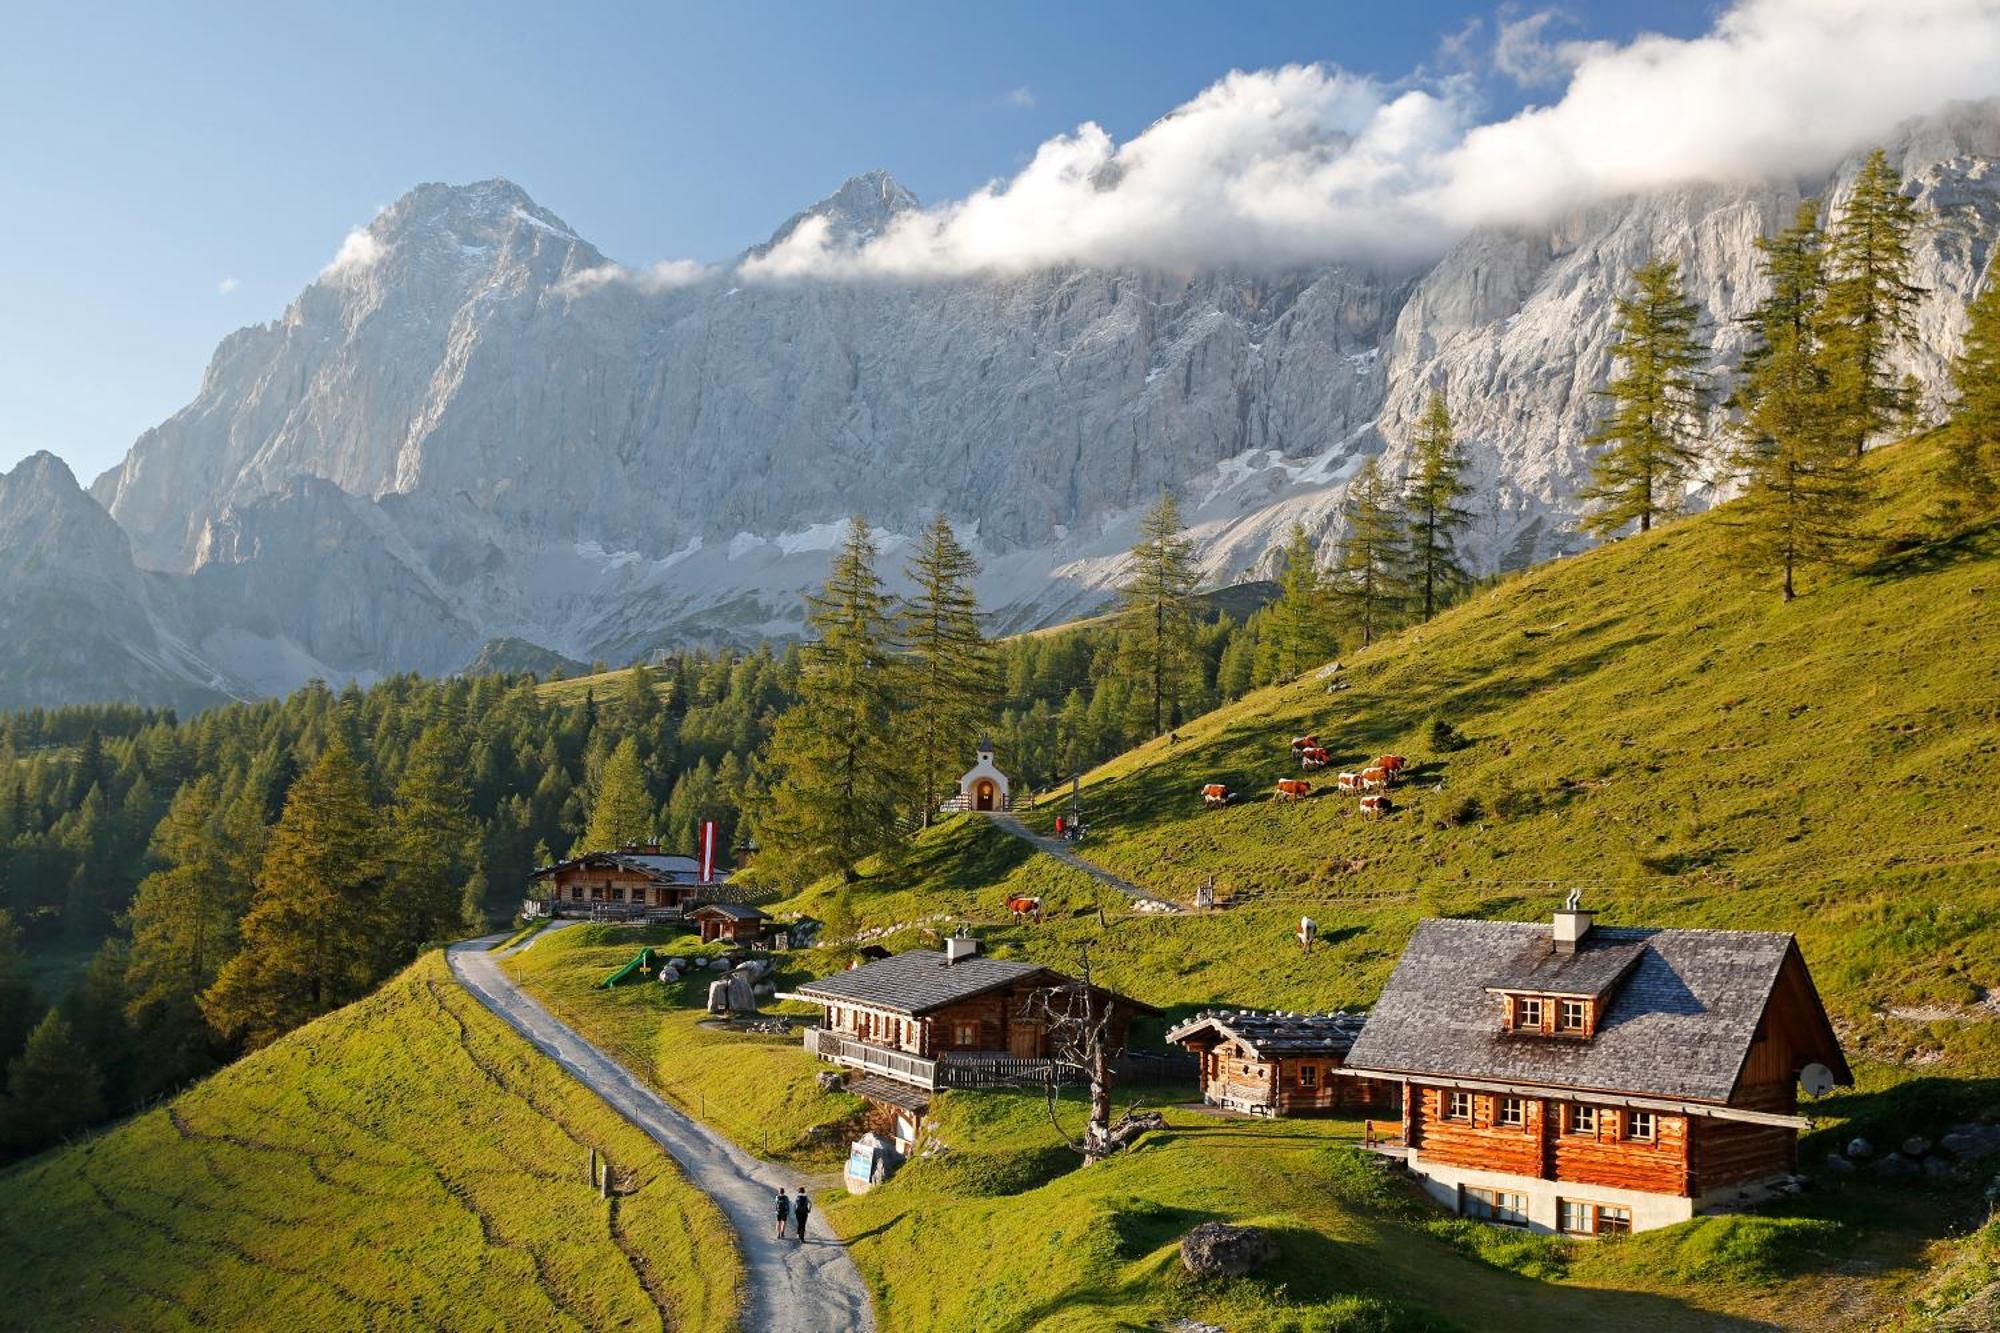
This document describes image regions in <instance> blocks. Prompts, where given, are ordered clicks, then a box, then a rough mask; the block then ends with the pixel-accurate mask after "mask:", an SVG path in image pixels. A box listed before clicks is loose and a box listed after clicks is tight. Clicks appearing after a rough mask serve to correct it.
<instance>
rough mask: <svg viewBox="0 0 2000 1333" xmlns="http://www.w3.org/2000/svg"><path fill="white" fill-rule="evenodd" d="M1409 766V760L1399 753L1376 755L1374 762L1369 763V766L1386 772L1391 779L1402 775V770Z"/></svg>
mask: <svg viewBox="0 0 2000 1333" xmlns="http://www.w3.org/2000/svg"><path fill="white" fill-rule="evenodd" d="M1409 766H1410V761H1409V760H1407V759H1405V758H1403V756H1401V755H1399V754H1384V755H1377V756H1376V757H1375V762H1374V763H1373V764H1371V765H1369V767H1371V768H1379V769H1382V770H1383V771H1384V772H1386V773H1388V775H1389V777H1390V778H1391V780H1393V779H1396V778H1400V777H1402V776H1403V770H1404V769H1406V768H1408V767H1409Z"/></svg>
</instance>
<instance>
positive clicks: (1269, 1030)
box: [1167, 1009, 1363, 1060]
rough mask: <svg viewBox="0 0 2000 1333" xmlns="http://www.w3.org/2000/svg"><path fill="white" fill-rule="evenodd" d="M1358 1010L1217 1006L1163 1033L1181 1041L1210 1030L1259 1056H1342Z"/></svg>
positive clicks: (1356, 1026)
mask: <svg viewBox="0 0 2000 1333" xmlns="http://www.w3.org/2000/svg"><path fill="white" fill-rule="evenodd" d="M1362 1021H1363V1018H1362V1015H1360V1014H1339V1013H1336V1014H1289V1013H1274V1014H1259V1013H1251V1012H1249V1011H1247V1010H1242V1011H1231V1010H1227V1009H1224V1010H1218V1011H1215V1012H1212V1013H1201V1014H1196V1015H1195V1016H1194V1017H1193V1018H1191V1019H1189V1020H1188V1021H1187V1022H1185V1023H1183V1024H1181V1025H1180V1026H1179V1027H1177V1028H1175V1029H1174V1030H1173V1031H1172V1032H1169V1033H1168V1034H1167V1040H1168V1041H1169V1042H1183V1041H1188V1040H1190V1039H1192V1038H1195V1037H1198V1036H1201V1035H1203V1034H1204V1033H1212V1034H1214V1036H1215V1037H1216V1038H1217V1039H1218V1040H1221V1041H1229V1040H1235V1041H1240V1042H1242V1043H1243V1045H1244V1047H1245V1048H1247V1049H1248V1050H1249V1051H1250V1053H1251V1054H1252V1055H1254V1056H1256V1057H1257V1058H1258V1059H1259V1060H1265V1059H1269V1058H1270V1057H1272V1056H1274V1055H1278V1056H1282V1055H1336V1056H1344V1055H1346V1054H1347V1052H1348V1050H1349V1049H1350V1048H1351V1047H1352V1046H1353V1045H1354V1039H1355V1038H1356V1037H1357V1036H1359V1035H1360V1034H1361V1025H1362Z"/></svg>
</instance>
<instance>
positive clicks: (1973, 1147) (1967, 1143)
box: [1938, 1124, 2000, 1157]
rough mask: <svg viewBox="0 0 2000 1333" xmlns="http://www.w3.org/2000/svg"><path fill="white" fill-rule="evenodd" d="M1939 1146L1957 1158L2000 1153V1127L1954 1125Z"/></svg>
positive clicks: (1939, 1141)
mask: <svg viewBox="0 0 2000 1333" xmlns="http://www.w3.org/2000/svg"><path fill="white" fill-rule="evenodd" d="M1938 1146H1939V1147H1941V1148H1943V1149H1944V1150H1945V1151H1946V1152H1948V1153H1951V1154H1952V1155H1954V1156H1956V1157H1985V1156H1987V1155H1988V1154H1989V1153H1996V1152H2000V1125H1974V1124H1967V1125H1954V1126H1952V1127H1951V1129H1949V1130H1947V1131H1946V1132H1945V1134H1944V1135H1943V1136H1942V1137H1941V1138H1939V1139H1938Z"/></svg>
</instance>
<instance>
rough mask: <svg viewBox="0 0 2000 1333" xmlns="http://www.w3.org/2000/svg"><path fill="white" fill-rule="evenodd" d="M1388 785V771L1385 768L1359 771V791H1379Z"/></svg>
mask: <svg viewBox="0 0 2000 1333" xmlns="http://www.w3.org/2000/svg"><path fill="white" fill-rule="evenodd" d="M1388 785H1389V770H1388V769H1386V768H1364V769H1362V770H1361V790H1363V791H1381V790H1382V789H1383V788H1384V787H1386V786H1388Z"/></svg>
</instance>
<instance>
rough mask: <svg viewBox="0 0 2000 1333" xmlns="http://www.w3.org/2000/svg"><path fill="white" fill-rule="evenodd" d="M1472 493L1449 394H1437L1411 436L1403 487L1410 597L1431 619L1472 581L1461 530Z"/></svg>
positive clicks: (1469, 514) (1469, 518) (1466, 520)
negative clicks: (1460, 555) (1464, 506)
mask: <svg viewBox="0 0 2000 1333" xmlns="http://www.w3.org/2000/svg"><path fill="white" fill-rule="evenodd" d="M1470 494H1472V487H1470V486H1469V485H1467V484H1466V482H1465V452H1464V450H1462V449H1460V448H1459V445H1458V441H1457V439H1456V438H1455V437H1454V436H1453V434H1452V428H1451V413H1450V412H1449V411H1448V410H1447V409H1446V407H1445V402H1444V395H1443V394H1441V393H1432V394H1431V397H1430V402H1429V403H1427V404H1426V405H1425V407H1424V414H1423V416H1422V417H1421V418H1419V419H1418V421H1417V428H1416V431H1415V433H1414V434H1412V435H1411V437H1410V475H1409V477H1408V479H1407V480H1406V482H1405V483H1404V488H1403V508H1404V512H1405V513H1406V514H1407V515H1408V516H1409V524H1410V535H1409V550H1410V582H1411V595H1412V597H1413V599H1414V600H1415V601H1416V603H1417V605H1418V607H1419V609H1420V610H1421V611H1422V613H1423V618H1424V619H1425V620H1429V619H1430V618H1431V617H1432V616H1434V615H1436V614H1437V613H1438V612H1439V611H1440V610H1441V609H1442V608H1443V606H1444V604H1445V603H1446V602H1447V601H1449V600H1450V599H1451V598H1452V597H1453V596H1455V595H1456V594H1458V593H1459V592H1462V591H1463V590H1464V589H1465V587H1466V586H1467V585H1468V584H1470V583H1471V582H1472V575H1471V573H1470V572H1469V571H1468V570H1467V569H1466V568H1465V566H1464V564H1463V563H1461V562H1460V560H1459V558H1458V534H1459V531H1460V529H1462V528H1464V527H1465V525H1466V524H1468V523H1470V522H1471V521H1472V511H1471V510H1468V509H1461V508H1459V505H1458V502H1459V501H1460V500H1462V499H1464V498H1465V497H1466V496H1468V495H1470Z"/></svg>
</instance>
